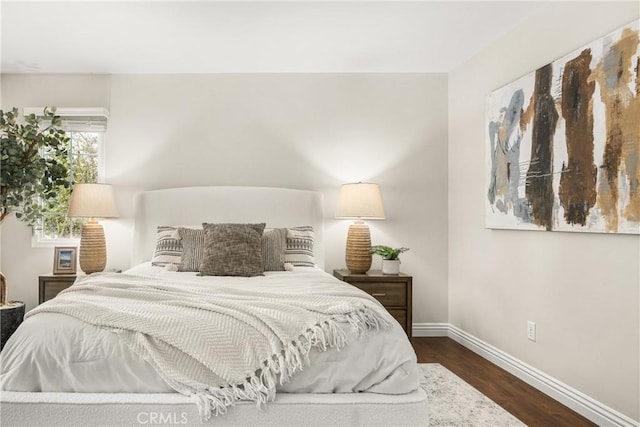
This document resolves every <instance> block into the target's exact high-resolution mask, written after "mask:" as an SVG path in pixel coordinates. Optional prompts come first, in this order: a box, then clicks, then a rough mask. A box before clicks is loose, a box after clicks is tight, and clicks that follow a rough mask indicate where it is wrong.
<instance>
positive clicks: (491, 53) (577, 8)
mask: <svg viewBox="0 0 640 427" xmlns="http://www.w3.org/2000/svg"><path fill="white" fill-rule="evenodd" d="M638 15H639V12H638V3H637V2H629V3H615V2H609V3H573V2H570V3H557V4H554V5H553V6H552V8H551V9H549V10H548V11H546V12H545V13H541V14H539V15H537V16H535V17H532V18H531V19H528V20H526V21H525V22H524V23H523V25H521V26H519V27H518V29H517V30H515V31H513V32H511V33H509V34H507V35H505V36H504V37H502V38H501V39H499V40H498V41H496V42H495V43H493V44H492V45H491V46H490V47H488V48H487V49H485V50H483V51H482V52H481V53H480V54H478V55H477V56H475V57H474V58H473V59H471V60H470V61H468V62H467V63H465V64H464V65H462V66H460V67H459V68H457V69H456V70H454V71H453V72H452V73H450V74H449V171H448V174H449V178H448V182H449V321H450V323H452V324H453V325H455V326H457V327H459V328H461V329H463V330H464V331H466V332H468V333H470V334H472V335H474V336H476V337H478V338H480V339H482V340H484V341H486V342H488V343H489V344H492V345H494V346H495V347H497V348H499V349H501V350H503V351H505V352H507V353H508V354H510V355H512V356H515V357H516V358H518V359H520V360H522V361H524V362H526V363H528V364H530V365H533V366H534V367H536V368H538V369H540V370H542V371H543V372H546V373H547V374H549V375H551V376H553V377H555V378H557V379H559V380H560V381H562V382H564V383H566V384H568V385H570V386H573V387H574V388H576V389H578V390H579V391H581V392H583V393H585V394H587V395H589V396H591V397H593V398H595V399H597V400H599V401H601V402H603V403H604V404H606V405H608V406H610V407H612V408H614V409H616V410H618V411H620V412H622V413H623V414H625V415H627V416H629V417H631V418H633V419H635V420H639V419H640V407H639V406H640V405H639V402H640V372H639V365H640V341H639V340H640V318H639V312H640V306H639V299H640V292H639V290H640V260H639V256H640V238H639V237H638V236H629V235H600V234H587V233H576V234H569V233H559V232H556V233H546V232H528V231H503V230H487V229H485V228H484V212H485V211H484V197H485V195H486V184H485V174H486V167H485V137H484V135H485V133H486V131H485V121H484V120H485V100H486V97H487V95H488V94H489V93H490V92H491V91H493V90H494V89H496V88H498V87H500V86H502V85H504V84H506V83H509V82H511V81H513V80H515V79H516V78H518V77H520V76H522V75H524V74H527V73H529V72H531V71H533V70H535V69H536V68H538V67H540V66H542V65H544V64H546V63H548V62H550V61H553V60H554V59H556V58H557V57H560V56H562V55H564V54H566V53H568V52H571V51H572V50H574V49H577V48H579V47H580V46H582V45H584V44H586V43H588V42H590V41H593V40H595V39H597V38H599V37H600V36H603V35H604V34H606V33H608V32H610V31H611V30H614V29H615V28H617V27H619V26H621V25H623V24H626V23H629V22H631V21H632V20H633V19H637V17H638ZM527 320H533V321H535V322H537V342H531V341H528V340H527V337H526V323H527Z"/></svg>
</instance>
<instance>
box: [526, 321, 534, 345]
mask: <svg viewBox="0 0 640 427" xmlns="http://www.w3.org/2000/svg"><path fill="white" fill-rule="evenodd" d="M527 338H529V339H530V340H531V341H535V340H536V322H532V321H531V320H529V321H528V322H527Z"/></svg>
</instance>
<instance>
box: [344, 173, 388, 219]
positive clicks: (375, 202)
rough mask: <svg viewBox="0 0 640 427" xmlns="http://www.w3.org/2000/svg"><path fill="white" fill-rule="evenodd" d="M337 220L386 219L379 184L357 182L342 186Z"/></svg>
mask: <svg viewBox="0 0 640 427" xmlns="http://www.w3.org/2000/svg"><path fill="white" fill-rule="evenodd" d="M336 218H369V219H384V218H385V214H384V205H383V204H382V194H381V193H380V187H379V186H378V184H371V183H366V182H357V183H355V184H344V185H342V187H341V188H340V196H339V197H338V208H337V210H336Z"/></svg>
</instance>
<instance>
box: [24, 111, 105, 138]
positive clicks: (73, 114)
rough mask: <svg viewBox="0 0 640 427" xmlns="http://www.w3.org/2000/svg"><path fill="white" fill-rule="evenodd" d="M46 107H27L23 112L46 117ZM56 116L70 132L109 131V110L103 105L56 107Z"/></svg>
mask: <svg viewBox="0 0 640 427" xmlns="http://www.w3.org/2000/svg"><path fill="white" fill-rule="evenodd" d="M44 109H45V107H25V108H24V109H23V114H24V115H25V116H28V115H30V114H35V115H36V116H38V117H44ZM55 114H56V116H60V119H61V120H62V128H63V129H64V130H67V131H69V132H100V133H104V132H106V131H107V121H108V119H109V110H107V109H106V108H101V107H90V108H66V107H60V108H57V109H56V112H55Z"/></svg>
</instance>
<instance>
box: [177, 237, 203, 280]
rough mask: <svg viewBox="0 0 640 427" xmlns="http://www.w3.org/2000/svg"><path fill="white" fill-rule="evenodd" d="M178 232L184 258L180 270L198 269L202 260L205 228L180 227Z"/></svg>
mask: <svg viewBox="0 0 640 427" xmlns="http://www.w3.org/2000/svg"><path fill="white" fill-rule="evenodd" d="M178 234H179V235H180V240H181V241H182V258H181V260H180V264H179V265H178V271H198V268H200V263H201V262H202V255H203V247H204V230H196V229H192V228H184V227H179V228H178Z"/></svg>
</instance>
